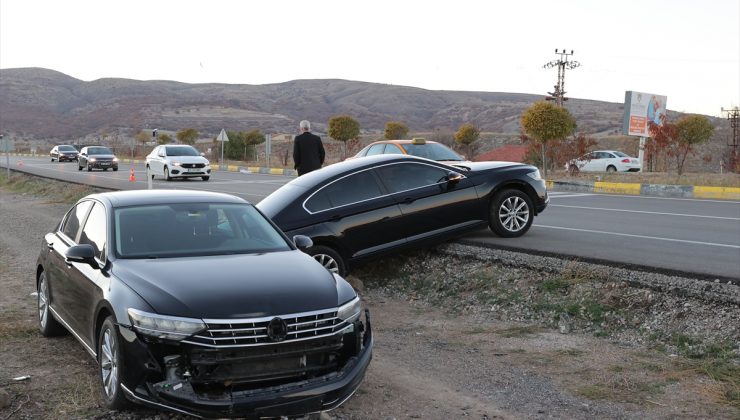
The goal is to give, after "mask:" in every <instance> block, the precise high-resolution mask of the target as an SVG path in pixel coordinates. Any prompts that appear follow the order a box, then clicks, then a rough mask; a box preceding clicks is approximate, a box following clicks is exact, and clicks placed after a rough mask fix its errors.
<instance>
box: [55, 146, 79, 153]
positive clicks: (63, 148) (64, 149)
mask: <svg viewBox="0 0 740 420" xmlns="http://www.w3.org/2000/svg"><path fill="white" fill-rule="evenodd" d="M59 151H60V152H76V151H77V149H75V148H74V147H72V146H59Z"/></svg>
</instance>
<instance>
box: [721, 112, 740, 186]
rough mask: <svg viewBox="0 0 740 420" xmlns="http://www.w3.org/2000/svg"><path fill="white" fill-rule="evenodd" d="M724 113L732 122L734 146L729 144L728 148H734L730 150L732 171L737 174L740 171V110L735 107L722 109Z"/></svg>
mask: <svg viewBox="0 0 740 420" xmlns="http://www.w3.org/2000/svg"><path fill="white" fill-rule="evenodd" d="M722 113H723V114H726V115H727V119H728V120H729V121H730V127H732V144H730V143H728V144H727V146H729V147H732V149H731V150H730V162H729V163H730V164H729V167H730V170H731V171H733V172H737V170H738V156H737V143H738V134H737V131H738V121H737V120H738V117H740V109H739V108H738V107H734V108H731V109H724V108H722Z"/></svg>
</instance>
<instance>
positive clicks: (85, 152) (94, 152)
mask: <svg viewBox="0 0 740 420" xmlns="http://www.w3.org/2000/svg"><path fill="white" fill-rule="evenodd" d="M83 168H87V170H88V172H89V171H92V170H93V169H102V170H104V171H107V170H108V168H110V169H113V170H114V171H117V170H118V158H117V157H116V155H114V154H113V152H112V151H111V150H110V149H109V148H107V147H104V146H85V147H83V148H82V150H80V154H79V155H77V170H78V171H81V170H82V169H83Z"/></svg>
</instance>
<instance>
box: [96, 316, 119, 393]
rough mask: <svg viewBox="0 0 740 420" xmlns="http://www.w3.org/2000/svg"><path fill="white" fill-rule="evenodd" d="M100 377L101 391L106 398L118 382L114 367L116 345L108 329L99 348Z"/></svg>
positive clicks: (116, 367) (116, 371)
mask: <svg viewBox="0 0 740 420" xmlns="http://www.w3.org/2000/svg"><path fill="white" fill-rule="evenodd" d="M100 375H101V377H102V378H103V389H105V394H106V395H107V396H109V397H110V396H112V395H113V393H114V392H115V391H116V382H117V380H118V366H117V365H116V343H115V339H114V338H113V335H112V334H111V330H110V329H106V330H105V332H104V333H103V343H102V345H101V346H100Z"/></svg>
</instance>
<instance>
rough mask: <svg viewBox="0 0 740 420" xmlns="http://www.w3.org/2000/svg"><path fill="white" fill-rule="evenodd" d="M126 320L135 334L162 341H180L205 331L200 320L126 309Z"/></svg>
mask: <svg viewBox="0 0 740 420" xmlns="http://www.w3.org/2000/svg"><path fill="white" fill-rule="evenodd" d="M128 318H129V319H130V320H131V326H132V327H134V329H135V330H136V331H137V332H139V333H141V334H144V335H148V336H151V337H156V338H160V339H162V340H175V341H180V340H184V339H185V338H187V337H190V336H191V335H193V334H195V333H198V332H200V331H203V330H204V329H206V325H205V324H204V323H203V321H201V320H200V319H193V318H180V317H175V316H165V315H158V314H150V313H148V312H144V311H140V310H138V309H133V308H129V309H128Z"/></svg>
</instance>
